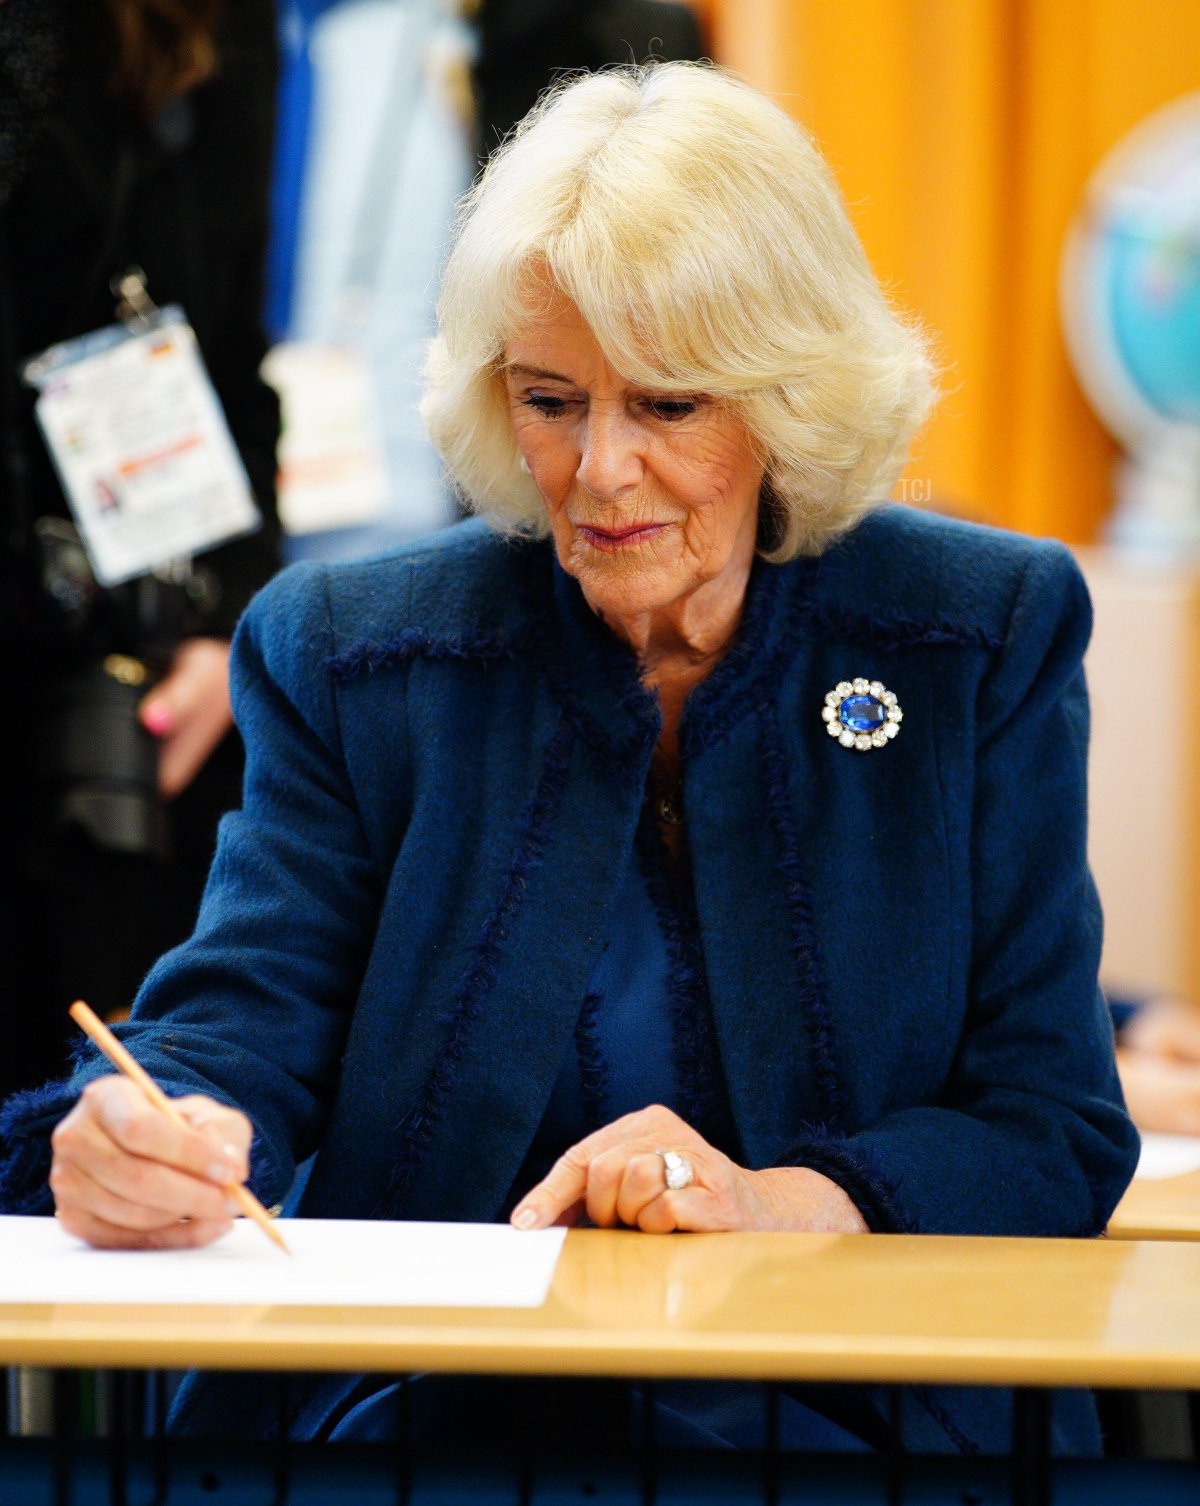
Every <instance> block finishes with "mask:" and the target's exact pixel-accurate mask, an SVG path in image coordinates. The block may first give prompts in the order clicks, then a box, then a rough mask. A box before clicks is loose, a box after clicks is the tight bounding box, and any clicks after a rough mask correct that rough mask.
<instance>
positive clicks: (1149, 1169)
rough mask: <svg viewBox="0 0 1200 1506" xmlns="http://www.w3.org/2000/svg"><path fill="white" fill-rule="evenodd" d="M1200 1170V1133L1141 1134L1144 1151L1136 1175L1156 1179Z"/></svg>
mask: <svg viewBox="0 0 1200 1506" xmlns="http://www.w3.org/2000/svg"><path fill="white" fill-rule="evenodd" d="M1198 1170H1200V1135H1147V1134H1143V1135H1142V1154H1141V1156H1140V1157H1139V1159H1138V1165H1137V1170H1136V1171H1135V1172H1134V1176H1135V1177H1137V1178H1139V1179H1140V1180H1142V1181H1146V1182H1154V1181H1159V1180H1161V1179H1162V1178H1164V1177H1181V1176H1183V1174H1184V1173H1185V1172H1188V1171H1198Z"/></svg>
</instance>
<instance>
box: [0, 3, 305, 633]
mask: <svg viewBox="0 0 1200 1506" xmlns="http://www.w3.org/2000/svg"><path fill="white" fill-rule="evenodd" d="M62 10H63V21H64V31H63V38H64V48H65V50H64V56H63V59H62V64H61V68H60V77H59V86H58V90H57V101H56V103H55V104H54V105H53V106H52V107H51V108H50V110H49V111H48V112H47V113H46V114H45V116H44V118H43V119H42V120H41V121H40V122H39V123H38V127H37V139H36V143H35V145H34V147H33V150H32V154H31V157H30V160H29V162H28V164H27V167H26V170H25V172H24V174H23V176H22V178H21V181H20V182H19V183H18V185H17V186H16V189H15V191H14V193H13V195H12V199H11V202H10V204H9V206H8V208H7V210H6V211H4V212H2V213H0V234H3V235H4V236H5V238H6V256H7V276H6V278H5V286H4V288H3V289H0V297H3V298H5V299H7V301H8V312H9V316H10V332H9V335H8V338H7V340H6V341H5V343H6V344H7V345H8V346H9V347H10V348H9V350H8V351H7V352H6V353H5V359H6V365H7V368H8V369H6V370H5V371H4V372H3V374H2V375H0V380H3V381H7V382H9V383H12V382H15V381H16V377H15V374H14V372H13V370H12V367H11V361H10V360H9V358H10V357H12V358H21V359H23V358H25V357H27V356H30V355H33V354H35V353H36V352H38V351H40V350H43V349H45V347H46V346H48V345H51V344H53V343H54V342H56V341H59V340H64V339H68V338H71V337H73V336H76V335H79V334H82V333H84V332H86V331H88V330H92V329H97V328H100V327H101V326H103V325H105V324H109V323H111V322H112V320H113V316H114V298H113V296H112V293H111V292H110V290H109V279H110V278H111V277H112V276H113V275H114V274H115V273H117V272H119V271H121V270H123V269H124V268H125V267H126V266H128V265H130V264H136V265H139V266H141V267H142V268H143V269H144V270H145V272H146V276H147V282H148V286H149V291H150V294H151V296H152V297H153V298H154V300H155V301H156V302H157V303H158V304H160V305H165V304H168V303H173V302H178V303H181V304H183V306H184V308H185V310H186V312H187V314H188V316H189V318H190V319H191V321H192V324H193V325H194V327H195V329H196V333H197V336H198V338H199V343H200V349H201V351H202V353H203V356H204V359H205V362H206V364H207V367H208V370H209V373H210V375H211V377H212V379H213V382H214V385H215V386H216V389H217V393H218V395H219V397H220V399H221V402H222V404H223V406H224V409H225V413H226V416H227V418H228V420H229V425H230V428H231V430H232V432H233V437H234V441H235V443H236V445H237V447H238V450H239V451H240V453H241V456H242V459H243V461H244V463H245V466H246V470H247V472H248V473H249V477H250V482H251V485H252V487H253V490H254V493H255V497H256V499H257V501H258V504H259V507H260V508H261V509H262V511H263V514H264V518H265V520H266V522H265V526H264V527H263V529H262V530H261V531H260V532H259V533H257V534H254V535H252V536H250V537H248V538H244V539H240V540H237V541H235V542H233V543H231V544H228V545H225V546H223V547H221V548H219V549H216V550H213V551H211V552H210V553H209V554H207V555H206V556H205V557H204V559H203V564H204V565H205V566H206V567H207V569H208V571H209V572H210V575H211V578H212V583H213V584H214V585H215V587H216V588H217V589H216V593H215V596H216V599H215V600H213V601H211V603H210V604H209V605H208V606H207V608H206V610H205V613H204V616H203V619H202V620H201V622H200V623H199V624H197V625H198V627H199V629H200V630H201V631H204V632H207V633H212V634H217V635H227V634H229V633H230V632H232V629H233V625H234V623H235V622H236V620H237V617H238V616H239V614H240V612H241V610H242V608H243V607H244V606H245V604H246V602H247V601H248V600H249V598H250V596H251V595H253V593H254V591H255V590H257V588H258V587H259V586H260V585H262V584H263V583H264V582H265V581H266V580H267V579H268V578H269V577H270V575H271V574H272V573H273V572H274V570H275V569H276V568H277V566H278V524H277V515H276V508H275V444H276V440H277V437H278V431H279V406H278V401H277V399H276V397H275V394H274V393H273V392H272V391H271V389H270V388H269V387H267V386H266V385H265V384H264V383H263V381H262V380H261V378H260V377H259V375H258V368H259V363H260V362H261V360H262V357H263V355H264V353H265V336H264V333H263V329H262V324H261V319H260V313H259V310H260V306H261V302H262V277H263V262H264V253H265V248H266V239H267V199H268V189H269V183H270V170H271V157H272V149H273V131H274V100H275V83H276V73H277V61H278V60H277V48H276V40H275V10H274V6H273V4H272V0H234V3H232V4H230V5H229V6H228V9H227V13H226V19H225V22H224V24H223V26H222V29H221V32H220V34H219V36H218V51H219V57H220V65H219V69H218V72H217V74H216V76H215V77H214V78H213V79H212V80H211V81H210V82H208V83H206V84H204V85H203V86H201V87H200V88H197V89H195V90H193V91H192V92H191V93H190V94H188V95H186V96H185V97H183V98H182V99H180V100H177V101H176V102H174V103H173V104H172V105H171V106H170V107H169V108H168V109H167V110H165V111H164V112H163V113H162V114H161V115H160V116H159V118H158V119H157V120H156V121H155V122H154V123H153V124H152V125H151V126H146V125H143V124H141V123H140V122H139V121H138V120H137V118H136V116H135V115H134V113H133V112H132V110H131V109H130V107H129V106H127V105H126V104H124V103H122V102H121V101H119V100H118V99H116V98H114V96H113V94H112V91H111V89H110V87H109V79H110V77H111V74H112V68H113V63H114V61H115V38H114V36H113V34H112V27H111V23H110V21H109V18H108V13H107V10H106V8H105V7H104V5H103V4H102V3H100V0H65V3H64V4H63V6H62ZM123 177H124V179H125V181H126V184H127V187H126V188H125V189H124V191H123V190H122V187H121V183H122V178H123ZM33 397H34V394H33V393H31V392H27V391H24V390H21V391H20V392H19V393H18V394H17V397H16V402H17V419H18V423H17V428H18V434H19V440H20V442H21V444H22V445H23V446H24V447H25V449H26V452H27V455H28V459H29V464H30V467H31V476H30V492H31V498H30V502H31V507H30V511H31V513H32V516H34V517H37V516H41V515H43V514H59V515H65V514H66V512H67V508H66V503H65V500H64V498H63V496H62V493H61V489H60V488H59V485H58V482H57V480H56V478H55V475H54V472H53V469H52V467H51V465H50V462H49V459H48V456H47V455H46V452H45V447H44V445H43V443H42V440H41V437H40V435H39V434H38V432H37V430H36V427H35V424H34V419H33ZM6 491H7V493H8V494H7V495H5V496H3V497H2V498H0V513H2V516H3V521H4V523H5V524H6V525H11V522H12V508H13V507H14V506H15V505H16V502H15V499H14V497H13V495H12V492H13V491H14V488H12V487H11V486H10V487H9V488H7V489H6ZM10 531H11V529H10V527H9V526H6V528H5V534H6V538H7V535H8V534H9V533H10ZM12 547H13V544H12V541H11V540H8V541H7V542H6V548H9V549H11V548H12Z"/></svg>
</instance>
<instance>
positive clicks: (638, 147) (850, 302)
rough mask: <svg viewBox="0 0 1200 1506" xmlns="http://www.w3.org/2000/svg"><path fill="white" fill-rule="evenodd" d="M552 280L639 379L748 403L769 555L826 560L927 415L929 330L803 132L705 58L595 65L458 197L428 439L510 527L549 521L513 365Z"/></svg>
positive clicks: (888, 482) (877, 495) (430, 369)
mask: <svg viewBox="0 0 1200 1506" xmlns="http://www.w3.org/2000/svg"><path fill="white" fill-rule="evenodd" d="M538 273H541V274H542V275H543V276H545V275H548V276H549V278H550V280H551V282H552V283H553V285H554V286H555V287H557V288H558V289H560V290H561V292H562V293H564V294H565V295H566V296H567V297H568V298H570V299H571V301H572V302H573V303H574V304H575V305H576V307H577V308H578V309H579V311H580V313H581V315H582V316H583V318H584V320H585V321H586V323H587V324H588V326H589V328H590V329H591V331H592V333H593V334H594V336H595V338H596V340H597V342H598V343H599V345H600V347H601V349H602V350H603V352H604V354H605V356H606V357H607V358H608V360H609V361H610V362H611V363H612V365H613V366H614V367H615V368H616V370H618V371H619V372H620V373H621V374H622V375H623V376H624V378H625V379H626V380H627V381H629V382H633V383H636V384H638V385H640V386H645V387H646V388H648V389H650V390H658V391H674V392H687V391H694V392H704V393H708V394H711V395H712V396H714V397H717V398H719V399H722V400H724V401H726V402H727V403H728V404H729V405H730V406H731V407H732V408H733V409H734V410H735V411H736V412H737V413H738V415H739V416H740V417H741V419H742V421H743V422H744V424H745V426H746V429H747V431H748V432H749V434H750V436H751V439H752V442H753V443H754V444H755V445H756V448H757V449H758V450H759V452H760V454H761V456H762V460H763V464H764V466H765V469H766V485H765V486H764V498H765V503H766V506H765V509H764V510H765V512H766V513H767V514H768V515H767V516H764V517H763V518H762V520H761V523H762V526H760V544H761V546H762V549H763V552H764V553H765V554H766V556H767V557H768V558H769V559H772V560H776V561H783V560H787V559H791V558H793V557H795V556H796V555H798V554H817V553H819V552H820V551H821V550H822V548H824V546H825V545H826V544H827V543H828V542H829V541H830V540H831V539H833V538H834V537H836V536H837V535H838V534H840V533H842V532H844V531H845V530H846V529H847V528H849V527H850V526H851V525H852V524H853V522H854V521H855V520H856V519H857V518H858V517H859V516H860V514H861V513H862V512H864V511H865V510H866V509H867V508H868V507H869V506H871V505H872V504H873V503H874V502H875V501H877V500H880V499H881V498H882V497H884V496H886V495H887V493H888V491H890V489H891V486H892V484H893V482H894V480H895V478H896V476H897V475H898V473H899V471H900V470H901V468H902V467H903V465H904V462H905V460H906V459H907V455H908V447H909V444H910V442H911V439H912V436H913V434H914V433H915V431H916V429H917V428H918V427H919V425H920V424H921V422H922V421H923V419H924V418H925V416H926V414H927V413H928V411H929V409H930V408H931V406H932V403H933V381H932V372H931V366H930V361H929V356H928V353H927V349H926V343H925V340H924V338H923V336H922V335H921V333H920V331H919V330H918V329H917V328H916V327H915V326H911V325H908V324H906V323H904V322H902V321H901V320H900V319H899V318H898V317H897V315H896V314H895V313H894V312H893V311H892V309H891V308H890V307H889V305H888V302H887V299H886V298H885V297H884V294H883V291H882V289H881V288H880V286H879V283H878V282H877V280H876V279H875V276H874V274H873V273H872V272H871V269H870V267H869V266H868V264H867V260H866V256H865V255H864V253H863V250H862V247H861V246H860V244H859V242H858V239H857V237H856V236H855V234H854V231H853V230H852V229H851V226H850V223H849V220H848V219H847V217H846V212H845V209H844V207H843V204H842V200H841V196H840V194H839V192H838V189H837V186H836V184H835V183H834V180H833V177H832V174H831V173H830V171H829V169H828V167H827V166H826V164H825V162H824V161H823V160H822V158H821V157H820V155H819V154H818V152H817V151H816V149H815V148H814V147H813V145H812V143H811V142H810V141H809V139H808V137H807V136H806V135H805V133H804V132H803V131H802V130H801V129H800V127H799V126H797V125H796V124H795V123H794V122H793V121H792V120H790V119H789V118H788V117H787V116H786V115H785V114H784V113H783V111H782V110H780V109H778V108H777V107H776V106H775V105H773V104H772V103H771V102H770V101H769V100H767V99H766V98H765V97H764V96H763V95H761V94H759V93H757V92H756V91H755V90H753V89H751V88H749V87H748V86H747V85H745V84H742V83H739V82H738V81H737V80H736V79H734V78H732V77H731V76H730V75H729V74H727V73H725V72H723V71H722V70H720V69H718V68H714V67H712V66H710V65H696V64H687V63H661V64H648V65H645V66H641V67H629V68H616V69H611V70H606V71H604V72H602V73H596V74H588V75H584V76H582V77H579V78H577V79H574V80H573V81H569V82H567V83H565V84H561V85H559V86H557V87H556V88H554V89H553V90H551V91H550V92H549V93H547V94H546V95H545V97H544V98H543V99H542V100H541V102H540V103H539V104H538V105H537V107H536V108H535V109H534V110H533V112H532V113H531V114H530V115H529V116H527V117H526V119H525V120H524V121H523V122H522V123H521V125H520V126H519V127H518V128H517V130H516V131H515V132H514V134H513V135H512V136H511V137H510V138H509V140H508V141H506V142H505V143H504V145H503V146H502V147H501V149H500V150H499V151H498V152H497V153H496V154H495V155H494V156H493V157H492V159H491V161H490V162H489V164H488V166H487V169H486V171H485V172H484V173H483V175H482V176H481V178H480V179H479V181H478V182H477V183H476V185H475V186H474V187H473V188H472V189H471V190H470V192H469V193H468V194H467V195H466V196H465V197H464V199H463V201H462V204H461V207H460V211H459V216H458V220H457V224H456V230H455V237H454V242H453V247H452V250H451V253H450V257H449V260H448V263H447V266H446V271H445V275H444V278H443V281H442V288H441V296H440V298H439V301H438V325H439V332H438V334H437V336H436V337H435V338H434V340H433V341H432V343H431V346H430V351H429V358H428V362H427V365H426V392H425V397H424V399H423V402H422V405H421V410H422V413H423V415H424V418H425V422H426V425H427V427H428V429H429V433H430V435H431V437H432V439H433V441H434V443H435V444H436V445H437V447H438V449H439V451H440V452H441V455H442V458H443V460H444V461H445V463H446V467H447V469H448V471H449V474H450V477H451V479H452V480H453V482H454V483H455V485H456V486H457V488H458V489H459V491H460V492H461V494H462V495H463V497H464V499H465V501H466V503H467V505H468V506H469V507H471V508H472V509H473V510H474V511H476V512H479V513H482V514H483V515H484V516H485V517H486V518H487V519H488V520H489V521H490V522H491V523H492V525H493V526H494V527H496V528H499V529H501V530H503V531H505V532H522V533H533V534H544V533H545V532H546V531H547V528H548V524H547V520H546V514H545V509H544V507H543V506H542V503H541V499H540V497H539V495H538V492H537V488H536V487H535V486H534V484H533V481H532V479H531V477H530V476H529V475H528V473H527V472H526V471H524V470H523V469H522V467H521V464H520V454H519V451H518V449H517V445H516V441H515V438H514V435H513V429H512V424H511V421H510V418H509V413H508V405H507V398H506V394H505V391H504V386H503V378H502V375H501V370H500V366H501V361H502V359H503V352H504V346H505V342H506V340H507V339H508V338H509V337H510V336H511V335H512V334H513V333H515V332H516V330H517V329H518V328H520V326H521V324H522V323H523V322H525V321H526V320H528V319H529V317H530V316H531V314H534V313H536V305H535V303H533V302H531V300H536V299H537V297H538V287H539V282H538V277H537V275H536V274H538ZM531 274H534V275H531ZM541 288H542V292H541V297H542V299H543V300H544V298H545V291H544V282H542V283H541Z"/></svg>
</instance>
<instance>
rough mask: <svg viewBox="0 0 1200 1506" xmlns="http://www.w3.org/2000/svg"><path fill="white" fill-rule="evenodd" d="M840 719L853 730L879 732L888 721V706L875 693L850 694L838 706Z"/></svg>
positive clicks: (844, 725)
mask: <svg viewBox="0 0 1200 1506" xmlns="http://www.w3.org/2000/svg"><path fill="white" fill-rule="evenodd" d="M838 721H839V722H841V724H842V726H843V727H847V728H849V730H850V731H851V732H878V731H879V729H880V727H882V726H883V724H884V723H885V722H886V721H887V708H886V707H885V706H884V704H883V702H882V701H880V700H877V699H876V697H875V696H873V695H848V696H847V697H846V699H845V700H844V701H843V702H842V704H841V706H840V707H839V708H838Z"/></svg>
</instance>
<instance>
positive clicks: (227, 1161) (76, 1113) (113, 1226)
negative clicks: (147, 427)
mask: <svg viewBox="0 0 1200 1506" xmlns="http://www.w3.org/2000/svg"><path fill="white" fill-rule="evenodd" d="M173 1102H174V1104H175V1107H176V1108H177V1109H178V1110H179V1112H180V1113H181V1114H182V1115H183V1117H184V1118H185V1119H186V1120H187V1121H188V1128H187V1129H183V1128H181V1127H180V1126H179V1125H177V1124H175V1123H173V1122H172V1121H171V1120H170V1119H168V1118H167V1116H166V1115H165V1114H164V1113H163V1112H162V1111H161V1110H160V1109H157V1108H155V1107H154V1105H153V1104H152V1103H151V1102H150V1101H149V1099H148V1098H147V1097H146V1095H145V1094H144V1093H143V1092H142V1090H141V1088H139V1087H138V1086H137V1084H136V1083H134V1082H131V1081H130V1080H129V1079H128V1078H127V1077H120V1076H115V1075H110V1076H106V1077H100V1078H97V1079H96V1080H95V1081H94V1082H90V1083H88V1085H87V1087H86V1088H84V1090H83V1092H82V1093H81V1094H80V1097H79V1101H78V1102H77V1103H76V1105H75V1107H74V1108H73V1109H72V1110H71V1112H70V1113H69V1114H68V1115H67V1116H66V1117H65V1118H64V1119H63V1120H62V1121H61V1122H60V1123H59V1125H58V1126H57V1128H56V1129H55V1131H54V1133H53V1135H52V1136H51V1145H52V1147H53V1153H54V1154H53V1160H52V1162H51V1166H50V1190H51V1191H52V1192H53V1194H54V1203H55V1211H56V1214H57V1217H58V1219H59V1221H60V1222H61V1223H62V1226H63V1228H64V1229H66V1230H67V1232H68V1233H69V1234H74V1235H76V1236H77V1237H78V1238H80V1239H86V1240H87V1242H88V1243H89V1244H92V1245H97V1246H99V1247H100V1248H102V1249H109V1250H134V1249H145V1250H164V1249H178V1248H181V1247H187V1246H195V1245H206V1244H211V1243H212V1241H213V1240H214V1239H218V1238H220V1236H221V1235H222V1234H225V1233H227V1232H228V1230H229V1228H230V1227H231V1225H232V1223H233V1218H234V1214H235V1213H236V1212H237V1205H236V1204H235V1203H234V1202H233V1201H232V1199H231V1198H230V1197H229V1194H228V1193H227V1192H226V1191H225V1187H226V1186H227V1185H228V1184H229V1183H230V1182H244V1181H245V1180H246V1177H247V1176H248V1175H249V1159H250V1142H251V1139H252V1137H253V1131H252V1130H251V1127H250V1121H249V1119H247V1118H246V1116H245V1114H242V1113H239V1112H238V1110H237V1109H231V1108H229V1107H227V1106H226V1105H225V1104H223V1103H217V1102H216V1101H215V1100H213V1099H211V1098H206V1097H204V1096H203V1095H201V1094H192V1095H190V1096H189V1097H186V1098H176V1099H174V1100H173Z"/></svg>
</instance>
